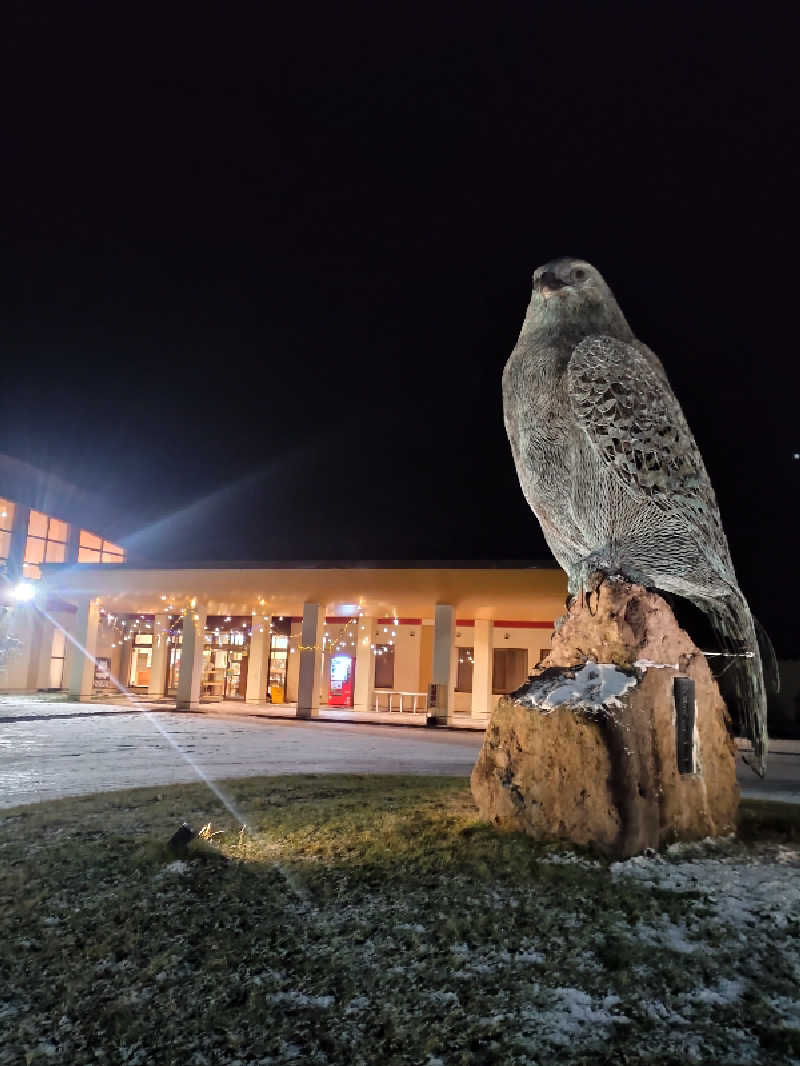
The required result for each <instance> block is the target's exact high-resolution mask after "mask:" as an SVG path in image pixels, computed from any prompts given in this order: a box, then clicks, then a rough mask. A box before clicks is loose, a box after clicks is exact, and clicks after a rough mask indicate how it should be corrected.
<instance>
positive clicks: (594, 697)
mask: <svg viewBox="0 0 800 1066" xmlns="http://www.w3.org/2000/svg"><path fill="white" fill-rule="evenodd" d="M675 677H685V678H691V679H693V681H694V694H695V727H694V741H693V748H694V750H693V766H692V768H691V772H688V773H686V772H683V773H682V772H679V769H678V762H677V742H676V710H675V696H674V685H673V679H674V678H675ZM689 746H690V748H691V744H690V745H689ZM683 769H684V770H685V769H686V766H685V765H684V767H683ZM472 794H473V796H474V798H475V802H476V803H477V805H478V807H479V809H480V812H481V816H482V817H483V818H485V819H487V820H488V821H490V822H492V823H493V824H495V825H497V826H500V827H503V828H506V829H514V830H522V831H523V832H526V833H528V834H530V835H531V836H533V837H536V838H538V839H542V840H568V841H570V842H572V843H575V844H591V845H594V846H595V847H597V848H599V849H600V850H602V851H604V852H606V853H607V854H609V855H614V856H620V857H624V856H628V855H634V854H637V853H639V852H642V851H644V850H645V849H646V848H659V847H662V846H664V845H666V844H670V843H673V842H674V841H678V840H699V839H702V838H704V837H707V836H719V835H722V834H726V833H730V832H732V831H733V829H734V827H735V820H736V809H737V805H738V802H739V790H738V786H737V784H736V772H735V749H734V744H733V741H732V739H731V737H730V734H729V732H728V728H727V711H726V708H725V704H724V702H723V700H722V697H721V696H720V694H719V689H718V688H717V685H716V682H715V681H714V679H713V678H712V676H711V671H710V670H709V668H708V664H707V663H706V660H705V658H704V656H703V655H702V654H701V652H699V651H698V649H697V648H696V647H695V646H694V644H693V643H692V641H691V640H690V639H689V637H688V636H687V634H686V633H685V632H684V631H683V630H682V629H681V628H680V627H679V626H678V623H677V622H676V620H675V617H674V615H673V614H672V611H671V609H670V608H669V606H668V605H667V603H666V602H665V601H664V600H663V599H662V598H661V597H660V596H658V595H657V594H655V593H652V592H648V591H647V590H646V589H644V588H642V587H641V586H638V585H631V584H628V583H627V582H624V581H621V580H609V581H606V582H604V583H603V584H602V585H601V586H600V590H599V592H598V593H596V594H593V595H592V596H591V597H590V599H589V601H588V602H586V603H581V602H580V601H576V602H575V603H574V604H573V606H572V608H571V610H570V612H569V615H568V617H567V619H566V620H565V622H564V623H563V624H562V626H561V628H560V629H559V630H558V632H557V633H556V634H555V636H554V638H553V647H552V650H551V652H550V654H549V655H548V656H547V658H545V659H544V660H542V662H541V663H539V664H538V666H537V667H536V669H535V670H534V671H533V674H532V676H531V678H530V679H529V680H528V682H527V683H526V684H525V685H523V687H522V688H521V689H520V690H519V691H518V692H516V693H514V695H513V696H511V697H505V698H503V699H501V700H500V702H499V703H498V705H497V707H496V709H495V711H494V714H493V715H492V717H491V720H490V722H489V727H488V729H487V730H486V739H485V741H484V744H483V748H482V749H481V752H480V755H479V756H478V761H477V763H476V764H475V768H474V769H473V771H472Z"/></svg>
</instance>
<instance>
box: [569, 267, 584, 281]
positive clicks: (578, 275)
mask: <svg viewBox="0 0 800 1066" xmlns="http://www.w3.org/2000/svg"><path fill="white" fill-rule="evenodd" d="M572 277H573V278H574V280H575V281H583V279H584V278H585V277H586V271H585V270H581V268H580V267H578V269H577V270H573V271H572Z"/></svg>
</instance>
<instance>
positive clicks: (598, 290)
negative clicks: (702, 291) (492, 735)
mask: <svg viewBox="0 0 800 1066" xmlns="http://www.w3.org/2000/svg"><path fill="white" fill-rule="evenodd" d="M503 413H504V419H505V425H506V432H507V433H508V439H509V441H510V443H511V450H512V452H513V455H514V462H515V463H516V467H517V474H518V476H519V481H520V485H521V486H522V491H523V493H524V494H525V498H526V499H527V501H528V503H529V504H530V506H531V508H532V509H533V511H534V513H535V515H536V517H537V518H538V519H539V522H540V523H541V526H542V530H543V531H544V535H545V538H546V539H547V543H548V545H549V546H550V549H551V551H552V552H553V554H554V555H555V557H556V559H557V560H558V562H559V563H560V564H561V566H562V567H563V568H564V569H565V570H566V572H567V575H568V579H569V591H570V594H571V595H575V594H577V593H579V592H581V591H587V590H588V589H589V586H590V583H591V582H592V580H593V578H594V575H597V574H598V573H600V574H618V575H623V576H624V577H626V578H628V579H629V580H631V581H635V582H638V583H640V584H642V585H645V586H648V587H650V588H655V589H659V590H661V591H664V592H667V593H672V594H675V595H677V596H681V597H684V598H685V599H687V600H689V601H691V602H692V603H694V604H695V605H696V606H697V607H699V608H700V609H701V610H702V611H703V612H704V613H705V614H706V616H707V617H708V618H709V620H710V622H711V624H712V626H713V628H714V630H715V632H716V634H717V635H718V637H719V640H720V643H721V645H722V646H723V647H724V648H725V649H726V650H727V651H728V652H730V653H731V655H732V656H736V658H732V659H731V664H730V669H729V679H730V680H731V681H732V684H731V685H728V686H726V692H725V695H726V697H727V698H728V700H729V702H730V701H731V698H732V697H731V693H733V700H734V701H735V702H736V703H737V704H738V706H737V707H736V708H735V709H736V710H737V711H738V712H739V714H740V716H741V718H742V720H743V722H744V723H745V725H746V727H747V730H748V732H749V734H750V736H751V738H752V741H753V752H754V760H753V763H752V765H753V769H754V770H756V772H757V773H759V774H760V775H762V776H763V774H764V771H765V768H766V756H767V707H766V693H765V687H764V671H763V667H762V654H763V656H764V658H765V660H766V663H767V666H768V668H769V669H770V671H771V672H772V673H774V675H775V677H777V669H776V664H775V659H774V652H773V651H772V646H771V644H770V643H769V638H768V637H767V636H766V634H765V633H764V632H763V630H761V629H760V627H758V630H759V631H758V635H757V632H756V627H757V623H756V622H755V621H754V619H753V617H752V615H751V613H750V609H749V607H748V605H747V601H746V600H745V598H744V596H743V595H742V592H741V590H740V588H739V585H738V583H737V580H736V573H735V571H734V568H733V563H732V561H731V556H730V550H729V548H728V541H727V539H726V537H725V533H724V531H723V529H722V522H721V520H720V515H719V508H718V506H717V501H716V497H715V496H714V490H713V488H712V487H711V481H710V479H709V477H708V473H707V472H706V468H705V466H704V464H703V459H702V457H701V455H700V452H699V450H698V447H697V444H696V442H695V439H694V437H693V435H692V431H691V430H690V429H689V426H688V424H687V422H686V419H685V417H684V414H683V411H682V410H681V408H680V404H679V403H678V401H677V399H676V398H675V395H674V393H673V391H672V389H671V387H670V384H669V382H668V380H667V376H666V374H665V372H664V368H663V367H662V365H661V362H660V361H659V359H658V357H657V356H656V355H655V354H654V353H653V352H651V351H650V349H649V348H647V347H646V346H645V345H644V344H642V343H641V342H640V341H638V340H637V339H636V337H635V336H634V335H633V332H632V330H631V328H630V326H629V325H628V323H627V321H626V320H625V317H624V315H623V314H622V311H621V310H620V308H619V305H618V304H617V301H616V300H615V298H614V295H613V293H612V292H611V290H610V288H609V287H608V285H607V284H606V282H605V280H604V279H603V277H602V275H601V274H600V272H599V271H598V270H596V269H595V268H594V267H593V266H592V265H591V264H590V263H587V262H586V261H585V260H582V259H570V258H564V259H555V260H552V261H551V262H549V263H546V264H545V265H544V266H541V267H539V268H538V269H537V270H536V271H535V273H534V275H533V293H532V295H531V300H530V303H529V305H528V310H527V313H526V315H525V321H524V322H523V325H522V330H521V332H520V335H519V340H518V341H517V344H516V347H515V348H514V350H513V352H512V353H511V356H510V358H509V360H508V362H507V364H506V367H505V370H504V372H503ZM759 646H760V649H761V650H759Z"/></svg>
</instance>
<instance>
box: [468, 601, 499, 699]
mask: <svg viewBox="0 0 800 1066" xmlns="http://www.w3.org/2000/svg"><path fill="white" fill-rule="evenodd" d="M493 636H494V627H493V624H492V621H491V619H489V618H476V619H475V630H474V640H473V652H472V717H473V718H475V717H478V718H482V717H483V716H484V715H487V714H489V713H490V711H491V709H492V665H493V663H492V659H493V654H494V653H493V640H492V638H493Z"/></svg>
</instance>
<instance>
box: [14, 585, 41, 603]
mask: <svg viewBox="0 0 800 1066" xmlns="http://www.w3.org/2000/svg"><path fill="white" fill-rule="evenodd" d="M11 595H12V596H13V597H14V599H15V600H16V601H17V603H29V602H30V601H31V600H32V599H33V597H34V596H35V595H36V586H35V585H32V584H31V583H30V581H18V582H17V584H16V585H15V586H14V588H13V589H12V590H11Z"/></svg>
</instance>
